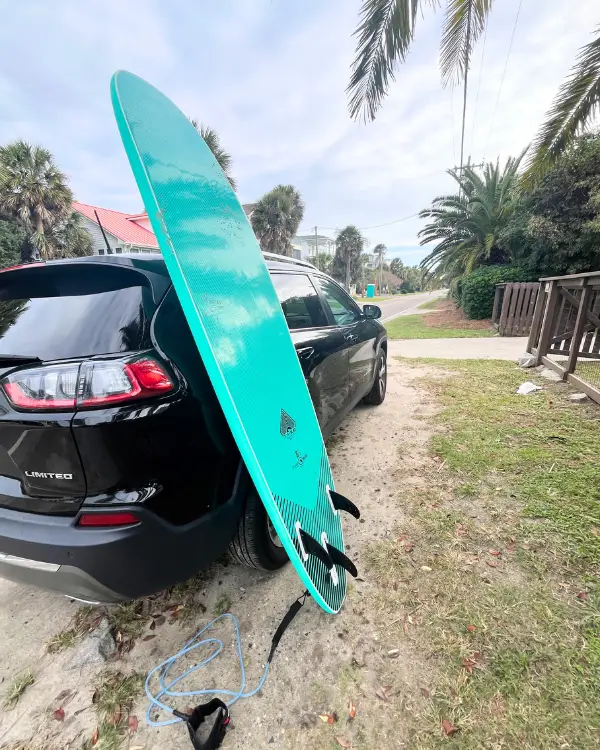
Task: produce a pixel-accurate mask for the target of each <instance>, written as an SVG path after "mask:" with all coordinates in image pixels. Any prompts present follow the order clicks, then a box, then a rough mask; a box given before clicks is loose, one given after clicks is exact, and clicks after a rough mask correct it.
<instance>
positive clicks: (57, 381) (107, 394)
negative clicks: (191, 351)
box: [0, 357, 174, 411]
mask: <svg viewBox="0 0 600 750" xmlns="http://www.w3.org/2000/svg"><path fill="white" fill-rule="evenodd" d="M0 384H1V385H2V387H3V388H4V391H5V393H6V395H7V396H8V398H9V400H10V401H11V403H12V404H13V405H14V406H16V407H17V408H18V409H26V410H28V411H60V410H61V409H62V410H64V409H68V410H73V409H75V408H76V407H79V408H85V407H91V406H110V405H112V404H120V403H125V402H127V401H132V400H137V399H141V398H150V397H152V396H160V395H162V394H163V393H168V392H169V391H172V390H173V388H174V385H173V381H172V380H171V378H170V377H169V375H168V373H167V372H166V370H165V369H164V368H163V367H162V365H160V364H159V363H158V362H157V361H156V360H155V359H152V358H150V357H142V358H139V359H133V360H130V359H112V360H99V361H94V360H91V361H87V362H84V363H83V364H81V365H80V364H79V363H78V362H77V363H73V364H67V365H44V366H42V367H31V368H28V369H26V370H17V371H16V372H13V373H11V374H10V375H7V376H6V377H5V378H3V379H2V381H0Z"/></svg>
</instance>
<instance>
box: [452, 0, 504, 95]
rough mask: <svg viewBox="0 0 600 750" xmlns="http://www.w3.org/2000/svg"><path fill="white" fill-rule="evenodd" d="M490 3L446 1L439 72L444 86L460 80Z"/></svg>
mask: <svg viewBox="0 0 600 750" xmlns="http://www.w3.org/2000/svg"><path fill="white" fill-rule="evenodd" d="M492 1H493V0H448V5H447V6H446V12H445V14H444V26H443V29H442V41H441V45H440V71H441V73H442V83H443V85H444V86H448V85H454V84H457V83H460V81H462V80H463V79H464V77H465V75H466V73H467V71H468V68H469V64H470V60H471V53H472V52H473V48H474V47H475V44H476V42H477V39H478V38H479V35H480V34H481V32H482V31H483V30H484V28H485V22H486V19H487V16H488V13H489V12H490V10H491V7H492Z"/></svg>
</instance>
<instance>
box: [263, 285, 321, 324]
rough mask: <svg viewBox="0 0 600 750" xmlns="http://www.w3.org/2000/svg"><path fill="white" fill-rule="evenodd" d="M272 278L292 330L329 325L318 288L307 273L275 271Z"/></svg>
mask: <svg viewBox="0 0 600 750" xmlns="http://www.w3.org/2000/svg"><path fill="white" fill-rule="evenodd" d="M271 280H272V281H273V286H274V287H275V291H276V292H277V296H278V297H279V301H280V302H281V309H282V310H283V314H284V315H285V319H286V321H287V324H288V326H289V329H290V330H291V331H293V330H296V329H298V328H322V327H323V326H326V325H329V323H328V321H327V317H326V315H325V310H323V306H322V304H321V300H320V299H319V295H318V294H317V290H316V289H315V288H314V286H313V285H312V282H311V280H310V279H309V278H308V276H307V275H306V274H300V273H274V274H272V275H271Z"/></svg>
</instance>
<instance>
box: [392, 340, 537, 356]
mask: <svg viewBox="0 0 600 750" xmlns="http://www.w3.org/2000/svg"><path fill="white" fill-rule="evenodd" d="M526 348H527V338H525V337H522V336H515V337H514V338H511V337H500V336H493V337H491V338H481V339H477V338H472V339H471V338H468V339H406V340H400V341H390V342H389V353H390V356H396V357H397V356H401V357H439V358H440V359H508V360H512V361H516V360H517V357H520V356H522V355H523V354H525V350H526Z"/></svg>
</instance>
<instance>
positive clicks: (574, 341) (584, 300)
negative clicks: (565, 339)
mask: <svg viewBox="0 0 600 750" xmlns="http://www.w3.org/2000/svg"><path fill="white" fill-rule="evenodd" d="M591 297H592V288H591V287H590V286H588V285H587V280H586V285H585V286H584V287H583V290H582V292H581V298H580V300H579V309H578V310H577V318H576V320H575V327H574V328H573V337H572V338H571V345H570V346H569V356H568V358H567V373H569V372H575V365H576V364H577V357H578V356H579V347H580V346H581V339H582V337H583V329H584V328H585V324H586V322H587V315H588V305H589V303H590V299H591Z"/></svg>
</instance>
